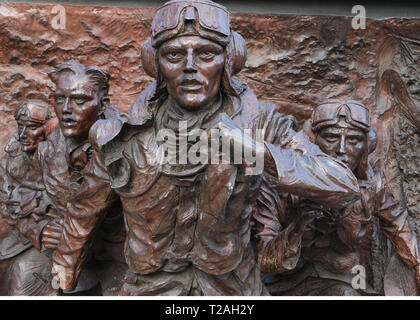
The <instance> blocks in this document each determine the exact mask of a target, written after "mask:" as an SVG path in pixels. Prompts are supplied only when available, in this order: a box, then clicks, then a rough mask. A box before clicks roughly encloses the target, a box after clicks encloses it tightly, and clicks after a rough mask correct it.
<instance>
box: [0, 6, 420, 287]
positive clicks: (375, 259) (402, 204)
mask: <svg viewBox="0 0 420 320" xmlns="http://www.w3.org/2000/svg"><path fill="white" fill-rule="evenodd" d="M33 7H35V9H33ZM64 8H65V11H66V13H65V14H66V17H67V19H66V20H67V24H66V27H65V28H64V29H54V28H53V29H52V28H51V27H50V26H49V23H48V18H46V17H48V12H49V11H50V9H51V7H50V6H42V5H39V6H29V5H11V4H7V5H3V4H2V5H0V27H1V28H0V33H1V35H2V37H1V40H0V42H1V44H2V46H3V47H5V48H6V47H7V48H10V50H1V51H0V74H1V75H3V76H4V77H3V78H2V79H0V88H1V89H2V90H1V91H0V106H1V105H2V104H3V105H4V107H3V109H0V113H2V112H3V113H5V114H6V115H7V113H8V112H9V113H10V112H11V111H14V110H17V112H16V121H17V123H18V125H19V126H18V133H19V135H17V136H16V137H15V138H13V137H12V139H11V140H10V142H9V144H8V145H7V147H6V149H5V151H6V153H3V154H4V157H3V160H2V170H3V172H4V174H2V181H1V190H0V191H1V201H2V216H3V218H2V219H3V220H0V231H1V236H0V237H1V239H3V240H1V242H0V245H1V246H2V247H1V250H2V251H1V257H2V258H1V259H2V260H1V261H0V270H1V271H2V270H4V272H2V275H3V276H2V278H1V279H0V291H1V292H0V294H3V295H6V294H23V295H40V294H44V295H45V294H49V295H57V294H90V295H100V294H106V295H108V294H120V295H162V294H164V295H266V294H276V295H277V294H279V295H384V294H385V295H415V294H417V287H418V285H419V284H420V272H419V260H418V259H419V258H418V248H417V242H416V236H415V233H414V232H416V233H417V234H419V230H418V228H417V226H418V224H419V221H420V220H419V218H418V214H420V207H419V200H420V198H419V192H418V191H419V190H418V189H419V187H418V186H419V185H420V184H419V183H420V181H419V177H420V174H419V164H420V163H419V157H420V155H419V152H418V140H419V139H418V131H419V125H420V116H419V115H420V111H419V103H420V102H419V100H420V98H419V96H418V92H419V90H418V77H419V72H418V61H419V59H418V57H419V54H420V50H419V40H418V39H414V38H413V37H415V35H416V34H417V33H418V32H417V33H416V30H417V31H419V30H420V25H419V21H418V20H415V19H387V20H381V21H379V20H370V19H367V24H366V29H359V30H355V29H353V28H352V27H351V18H344V17H286V16H276V15H268V16H263V15H247V14H234V15H232V17H231V14H230V13H229V12H228V10H227V9H226V8H225V7H223V6H220V5H218V4H216V3H214V2H212V1H208V0H194V1H169V2H168V3H166V4H164V5H163V6H162V7H160V8H159V9H158V10H156V11H155V10H151V9H121V8H95V14H93V13H92V11H91V10H90V8H84V7H64ZM152 18H153V19H152ZM23 20H25V21H26V22H28V23H22V21H23ZM29 22H30V23H29ZM29 25H30V26H31V27H30V29H28V28H29V27H28V26H29ZM29 30H30V32H29ZM279 30H281V32H278V31H279ZM75 34H77V37H75V36H74V35H75ZM133 35H135V36H133ZM69 59H70V60H69ZM71 59H74V60H71ZM140 60H141V61H140ZM76 61H78V62H76ZM140 62H141V63H140ZM81 63H83V64H81ZM86 65H95V67H87V66H86ZM104 70H108V71H109V72H110V73H109V74H108V72H106V71H104ZM47 75H49V77H48V76H47ZM138 94H140V95H138ZM135 96H137V98H135ZM48 98H50V99H51V101H54V102H53V106H54V111H55V113H56V115H57V119H58V125H57V126H55V122H47V120H48V118H49V117H50V115H48V116H46V117H44V118H42V117H41V116H40V114H39V111H36V110H35V109H36V108H35V109H34V106H35V105H38V104H39V105H40V106H41V105H42V106H43V107H42V108H41V107H40V108H39V110H44V111H45V112H46V110H48V108H47V104H45V103H43V104H42V103H40V102H39V100H48ZM326 98H328V99H329V100H327V102H325V103H323V102H322V101H324V100H325V99H326ZM338 99H340V100H338ZM348 99H355V100H348ZM111 100H112V102H113V103H114V104H115V105H116V106H118V109H117V108H116V107H115V106H114V105H113V104H111ZM356 100H357V101H356ZM23 101H25V102H27V103H26V104H25V106H26V107H25V108H26V109H25V108H24V107H21V108H17V106H19V105H20V104H19V102H23ZM358 101H360V102H358ZM273 103H275V104H273ZM130 105H131V107H130ZM315 106H316V107H315ZM51 109H52V108H51ZM25 110H27V111H25ZM120 110H121V111H124V112H121V111H120ZM37 112H38V113H37ZM125 112H126V113H125ZM46 114H47V113H45V115H46ZM19 115H22V117H20V116H19ZM25 117H26V118H25ZM7 118H8V117H7V116H6V117H4V118H1V119H0V126H3V127H4V128H6V130H5V131H6V132H9V133H10V134H9V135H4V137H3V138H1V139H5V140H4V141H3V145H5V144H6V141H7V140H6V139H8V138H9V137H10V136H11V133H12V132H13V130H14V127H13V125H12V124H11V123H10V121H9V122H7ZM34 119H35V120H37V119H38V122H37V125H34V124H33V123H32V122H33V120H34ZM39 119H43V120H42V121H43V122H42V125H40V122H39ZM54 126H55V127H54ZM50 132H51V134H50ZM214 132H217V133H218V136H216V137H214V136H212V134H213V133H214ZM208 137H210V140H204V145H206V146H211V148H210V149H201V147H202V146H203V144H200V145H199V148H198V147H197V146H198V144H197V143H196V142H197V140H198V141H201V142H202V140H200V139H202V138H203V139H204V138H205V139H207V138H208ZM1 139H0V143H1V142H2V140H1ZM44 140H45V141H44ZM184 142H185V144H184ZM235 148H239V150H240V152H237V150H238V149H235ZM171 150H172V151H173V150H175V152H174V153H171ZM204 150H206V151H204ZM216 150H217V153H216V157H213V156H214V154H213V152H215V151H216ZM226 150H227V151H226ZM254 151H255V152H256V154H253V152H254ZM225 157H227V158H229V161H227V162H226V161H225V162H221V161H220V159H221V158H223V159H224V160H225ZM215 159H216V160H218V161H215ZM259 160H261V161H262V164H263V166H262V167H261V168H260V167H259V166H258V163H259V162H258V161H259ZM255 161H256V162H255ZM9 177H12V178H13V179H12V178H9ZM12 180H13V183H12V182H11V181H12ZM12 185H13V186H12ZM34 185H36V187H34ZM11 186H12V187H11ZM34 199H37V200H36V201H34ZM40 199H41V200H40ZM123 215H124V219H125V228H124V222H123ZM124 241H125V247H124V248H123V243H124ZM51 257H52V258H51ZM16 266H18V267H16ZM360 267H362V268H363V272H365V273H366V286H362V287H360V286H357V285H355V284H354V280H355V273H354V270H355V269H354V268H356V270H360ZM25 268H26V269H25ZM357 268H359V269H357ZM15 270H19V271H21V270H31V271H28V272H26V271H25V272H24V273H25V274H19V273H18V272H15ZM261 272H262V274H261ZM124 273H125V276H124V277H123V274H124ZM21 283H23V284H21ZM28 283H30V285H28ZM22 288H25V289H22ZM59 288H60V289H59Z"/></svg>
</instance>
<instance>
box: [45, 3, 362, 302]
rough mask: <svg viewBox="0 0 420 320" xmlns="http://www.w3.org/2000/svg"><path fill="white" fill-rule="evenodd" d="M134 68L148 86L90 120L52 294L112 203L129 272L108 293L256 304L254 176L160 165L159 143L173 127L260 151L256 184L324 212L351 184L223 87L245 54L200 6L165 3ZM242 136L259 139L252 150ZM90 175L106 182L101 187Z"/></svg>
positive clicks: (237, 86) (227, 169) (232, 87)
mask: <svg viewBox="0 0 420 320" xmlns="http://www.w3.org/2000/svg"><path fill="white" fill-rule="evenodd" d="M142 60H143V67H144V68H145V70H146V71H147V72H148V74H150V75H152V76H153V77H155V78H156V81H154V82H153V83H152V84H151V85H150V86H149V87H148V88H147V89H146V90H145V91H144V92H143V93H142V94H141V95H140V96H139V97H138V99H137V100H136V102H135V103H134V104H133V106H132V107H131V109H130V113H129V115H128V116H122V115H119V116H117V117H115V118H114V119H106V120H100V121H98V122H96V124H94V126H93V127H92V129H91V131H90V134H89V135H90V141H91V143H92V146H93V147H94V148H95V152H94V153H93V155H92V160H91V161H94V166H91V167H90V169H91V171H90V172H89V174H88V175H86V178H85V181H84V182H83V184H84V190H83V191H81V192H80V193H79V194H78V195H76V197H75V198H73V199H72V200H71V202H70V205H69V207H68V215H67V216H66V218H65V221H64V226H65V227H64V230H63V236H62V238H61V241H60V244H59V246H58V247H57V250H56V252H55V253H54V256H53V262H54V263H53V267H52V271H53V275H54V277H55V278H56V279H57V281H58V283H59V285H60V286H61V287H62V288H65V289H72V288H73V287H74V284H75V282H76V281H77V278H78V273H79V272H80V265H81V263H82V261H83V260H82V259H81V258H80V257H83V256H84V252H85V251H86V250H87V247H88V245H87V243H88V241H89V237H90V233H91V230H93V229H94V228H95V225H96V223H97V221H100V219H101V210H102V208H104V207H106V206H107V205H108V202H109V200H108V199H109V198H110V197H111V196H110V194H112V193H113V192H115V193H116V194H118V196H119V198H120V199H121V202H122V206H123V211H124V216H125V223H126V229H127V238H126V242H125V258H126V260H127V263H128V266H129V270H128V272H127V274H126V276H125V278H124V281H123V284H122V288H121V292H120V294H122V295H261V294H266V293H267V292H266V290H265V288H264V286H263V284H262V281H261V277H260V271H259V268H258V266H257V264H256V259H255V255H254V250H253V247H252V245H251V242H250V236H251V224H252V216H253V215H252V212H253V210H254V208H255V200H256V193H258V190H259V185H260V182H261V175H262V174H261V173H260V174H254V175H252V174H250V175H247V174H246V170H245V169H246V166H248V165H249V164H247V163H246V161H244V162H245V163H242V162H240V163H239V164H234V163H232V162H230V163H213V162H211V164H208V163H206V162H205V161H202V162H198V163H197V162H195V161H191V159H190V158H188V159H187V160H188V161H187V163H182V162H181V161H179V162H178V163H168V162H165V161H162V158H163V157H162V154H163V153H162V146H163V145H164V143H163V141H162V140H161V139H160V138H159V134H160V133H162V132H168V131H169V132H173V133H174V136H176V137H178V138H179V137H181V136H182V135H183V134H184V133H183V128H186V129H187V131H188V132H192V131H193V130H197V129H202V130H203V131H205V132H208V131H210V130H211V129H218V130H219V132H220V136H221V138H222V141H223V144H221V145H219V147H223V146H224V145H232V144H236V145H239V146H240V147H241V149H240V150H249V149H252V148H254V147H262V149H263V150H264V159H263V161H264V170H263V174H264V175H267V177H269V178H268V179H270V181H271V182H272V183H273V185H275V187H278V188H281V189H283V190H284V191H285V192H287V191H288V192H293V193H296V194H298V195H301V196H304V197H307V198H310V199H314V200H317V201H320V202H321V203H323V204H325V205H329V206H332V207H338V208H340V207H342V206H344V205H346V204H348V202H349V201H354V200H355V199H357V198H358V197H359V194H358V192H359V188H358V185H357V180H356V179H355V177H354V175H353V174H352V173H351V171H349V170H348V169H347V168H346V166H345V165H343V164H342V163H341V162H339V161H336V160H335V159H333V158H332V157H329V156H327V155H325V154H324V153H322V152H321V151H320V150H319V148H318V147H316V146H315V145H313V144H311V143H310V142H309V141H308V138H307V136H305V134H304V133H303V132H299V133H296V132H295V131H294V125H295V123H294V120H293V119H289V118H287V117H284V116H282V115H281V114H279V113H277V111H276V106H275V105H268V104H264V103H261V102H259V101H258V100H257V98H256V96H255V95H254V93H253V92H252V91H251V90H250V89H249V88H248V87H247V86H246V85H245V84H244V83H241V82H239V81H238V80H235V79H234V78H232V77H233V76H234V75H235V74H236V73H238V72H239V71H240V70H241V68H242V67H243V66H244V63H245V60H246V46H245V42H244V40H243V38H242V37H241V36H240V35H239V34H237V33H236V32H234V31H233V30H232V29H231V25H230V16H229V12H228V11H227V10H226V8H225V7H223V6H221V5H218V4H216V3H214V2H212V1H208V0H198V1H169V2H167V3H166V4H164V5H163V6H162V7H161V8H159V9H158V10H157V11H156V13H155V16H154V19H153V23H152V35H151V38H150V39H149V40H148V41H147V42H146V43H145V44H144V47H143V52H142ZM245 129H249V130H250V131H251V132H254V131H256V130H258V129H261V130H264V132H265V134H264V136H263V141H256V140H254V139H252V138H251V134H250V135H245V132H244V130H245ZM235 132H236V133H235ZM189 147H190V148H192V146H189ZM184 151H185V150H184ZM186 152H188V150H186ZM177 156H178V157H177V158H178V159H180V158H181V157H182V156H183V152H181V151H178V154H177ZM102 172H109V175H110V178H111V184H109V182H108V181H107V180H105V179H102V177H101V173H102ZM99 183H102V190H101V192H92V190H91V188H90V185H98V184H99ZM111 198H112V197H111Z"/></svg>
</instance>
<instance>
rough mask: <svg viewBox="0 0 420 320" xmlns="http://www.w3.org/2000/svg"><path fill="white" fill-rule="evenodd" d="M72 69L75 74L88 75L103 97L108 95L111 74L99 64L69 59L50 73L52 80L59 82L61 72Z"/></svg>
mask: <svg viewBox="0 0 420 320" xmlns="http://www.w3.org/2000/svg"><path fill="white" fill-rule="evenodd" d="M64 71H70V72H73V73H74V74H75V75H87V76H89V79H90V81H91V82H92V84H93V85H95V86H97V87H98V90H99V92H100V93H101V96H102V97H106V96H107V95H108V91H109V79H110V78H111V76H110V75H109V73H108V72H106V71H105V70H103V69H101V68H99V67H97V66H88V67H86V66H85V65H83V64H81V63H79V62H77V61H74V60H69V61H66V62H64V63H63V64H61V65H59V66H58V67H56V69H55V70H54V71H52V72H50V73H49V74H48V76H49V77H50V79H51V80H52V82H54V83H55V84H57V82H58V76H59V74H60V73H61V72H64Z"/></svg>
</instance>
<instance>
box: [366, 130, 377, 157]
mask: <svg viewBox="0 0 420 320" xmlns="http://www.w3.org/2000/svg"><path fill="white" fill-rule="evenodd" d="M377 142H378V136H377V135H376V132H375V130H373V129H370V130H369V133H368V153H369V154H370V153H372V152H373V151H375V149H376V143H377Z"/></svg>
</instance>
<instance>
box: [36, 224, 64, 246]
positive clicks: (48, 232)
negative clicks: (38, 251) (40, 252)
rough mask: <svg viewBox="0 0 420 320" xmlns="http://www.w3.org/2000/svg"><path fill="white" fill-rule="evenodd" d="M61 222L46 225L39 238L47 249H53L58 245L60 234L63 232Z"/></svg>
mask: <svg viewBox="0 0 420 320" xmlns="http://www.w3.org/2000/svg"><path fill="white" fill-rule="evenodd" d="M62 224H63V220H61V219H60V220H53V221H51V222H50V223H48V224H47V225H46V226H45V227H44V229H43V231H42V236H41V242H42V245H43V246H44V247H45V248H47V249H55V248H57V246H58V244H59V243H60V238H61V233H62V231H63V226H62Z"/></svg>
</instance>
